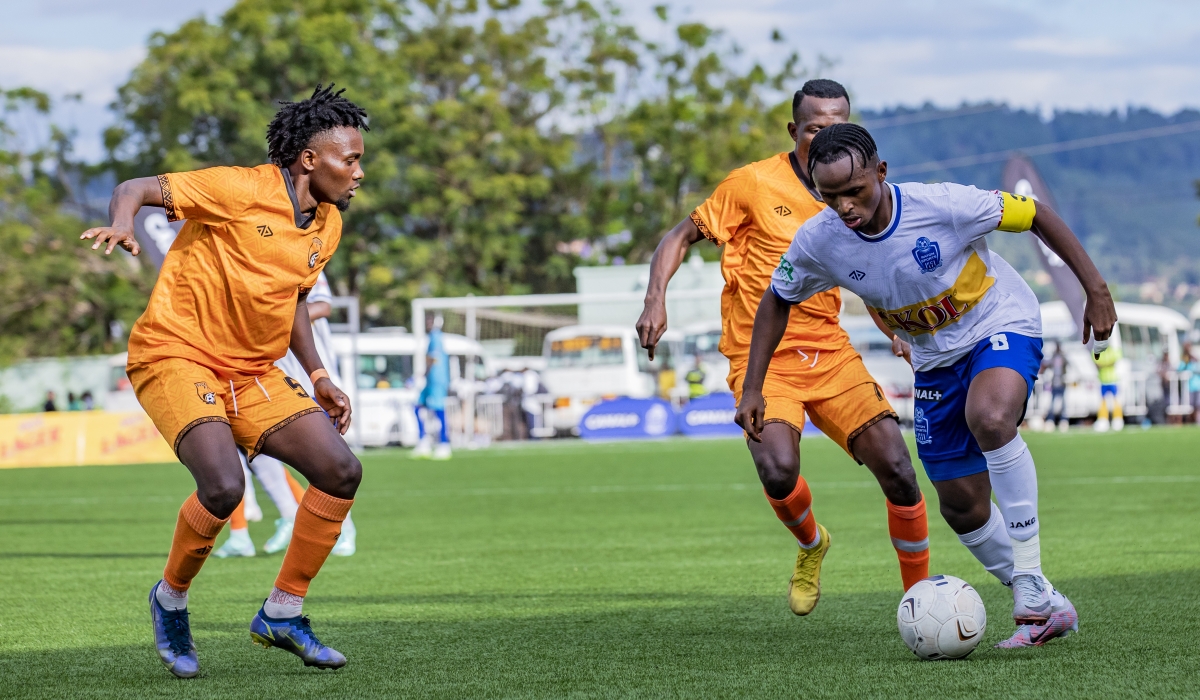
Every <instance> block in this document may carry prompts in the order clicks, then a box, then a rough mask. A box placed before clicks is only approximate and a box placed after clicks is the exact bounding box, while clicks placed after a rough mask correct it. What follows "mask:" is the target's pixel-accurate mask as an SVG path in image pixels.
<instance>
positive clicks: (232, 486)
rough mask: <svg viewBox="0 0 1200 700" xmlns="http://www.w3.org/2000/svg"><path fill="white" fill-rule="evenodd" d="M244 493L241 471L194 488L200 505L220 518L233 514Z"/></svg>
mask: <svg viewBox="0 0 1200 700" xmlns="http://www.w3.org/2000/svg"><path fill="white" fill-rule="evenodd" d="M235 477H236V478H235ZM245 495H246V482H245V480H243V479H242V473H241V471H238V472H237V474H236V475H234V476H230V477H228V478H222V479H217V480H214V481H211V482H209V483H205V484H200V485H197V488H196V498H197V499H198V500H199V501H200V505H202V506H204V508H205V509H206V510H207V511H208V512H210V513H212V514H213V515H215V516H216V517H218V518H221V519H222V520H223V519H225V518H228V517H229V516H230V515H232V514H233V511H234V509H235V508H237V507H238V504H239V503H241V502H242V497H244V496H245Z"/></svg>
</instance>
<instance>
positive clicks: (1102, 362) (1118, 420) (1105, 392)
mask: <svg viewBox="0 0 1200 700" xmlns="http://www.w3.org/2000/svg"><path fill="white" fill-rule="evenodd" d="M1120 359H1121V351H1120V350H1118V349H1117V347H1116V346H1115V345H1110V346H1108V349H1107V350H1105V351H1104V352H1102V353H1100V357H1099V358H1097V359H1096V368H1097V369H1098V370H1099V374H1100V409H1099V410H1098V411H1097V412H1096V425H1095V428H1096V432H1098V433H1103V432H1105V431H1106V430H1108V429H1109V427H1111V428H1112V429H1113V430H1123V429H1124V428H1125V415H1124V412H1123V410H1122V408H1121V399H1120V397H1119V396H1117V362H1118V361H1119V360H1120ZM1110 401H1111V402H1112V422H1111V423H1110V422H1109V420H1108V411H1109V402H1110Z"/></svg>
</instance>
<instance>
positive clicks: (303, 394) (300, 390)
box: [283, 376, 308, 399]
mask: <svg viewBox="0 0 1200 700" xmlns="http://www.w3.org/2000/svg"><path fill="white" fill-rule="evenodd" d="M283 383H284V384H287V385H288V386H289V387H291V389H292V391H294V392H296V396H299V397H300V398H302V399H307V398H308V392H307V391H305V390H304V387H303V386H301V385H300V382H298V381H296V380H295V379H292V378H291V377H288V376H284V378H283Z"/></svg>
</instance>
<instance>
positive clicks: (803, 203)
mask: <svg viewBox="0 0 1200 700" xmlns="http://www.w3.org/2000/svg"><path fill="white" fill-rule="evenodd" d="M789 156H790V154H789V153H780V154H778V155H775V156H772V157H771V158H768V159H766V160H760V161H758V162H757V163H751V164H749V165H747V166H745V167H741V168H738V169H737V170H734V171H733V172H731V173H729V176H728V177H726V178H725V180H724V181H722V182H721V184H720V185H718V186H717V189H716V191H714V192H713V193H712V196H710V197H709V198H708V199H707V200H705V201H704V203H703V204H701V205H700V206H698V207H696V210H695V211H693V212H692V215H691V218H692V221H693V222H694V223H695V224H696V227H697V228H699V229H700V232H701V233H703V234H704V235H705V236H706V237H708V239H709V240H711V241H712V242H714V243H716V244H717V245H722V244H724V245H725V252H724V253H723V254H722V256H721V274H722V275H723V276H724V277H725V290H724V292H722V294H721V345H720V350H721V353H722V354H723V355H725V357H727V358H729V360H730V363H731V365H733V369H734V371H736V368H737V367H738V366H739V365H744V364H745V362H746V360H747V358H748V356H749V354H750V335H751V333H752V332H753V330H754V314H755V313H756V312H757V311H758V303H759V301H760V300H761V299H762V295H763V293H764V292H766V291H767V288H768V287H769V286H770V284H771V275H772V273H774V272H775V267H776V266H777V265H779V258H780V257H781V256H782V255H783V254H784V253H785V252H787V249H788V246H789V245H790V244H791V242H792V238H793V237H794V236H795V234H796V230H797V229H799V228H800V225H801V224H803V223H804V222H805V221H807V220H808V219H809V218H810V217H812V216H813V215H815V214H816V213H817V212H819V211H821V210H822V209H824V208H825V205H824V204H822V203H821V202H819V201H817V200H816V199H815V198H814V197H813V196H812V194H811V193H810V192H809V191H808V188H807V187H805V186H804V183H802V182H801V181H800V177H799V176H798V175H797V174H796V171H795V170H794V169H793V168H792V163H791V159H790V158H789ZM841 307H842V297H841V294H840V293H839V292H838V290H836V289H835V290H831V291H828V292H822V293H820V294H817V295H815V296H813V297H811V298H810V299H808V300H807V301H805V302H803V303H801V304H797V305H795V306H793V307H792V313H791V318H790V319H789V320H788V327H787V331H786V332H785V333H784V335H783V340H782V341H780V343H779V348H778V350H788V349H791V348H806V349H814V350H836V349H839V348H842V347H845V346H847V345H849V343H850V338H849V336H847V335H846V332H845V331H844V330H842V327H841V326H840V325H838V313H839V312H840V311H841Z"/></svg>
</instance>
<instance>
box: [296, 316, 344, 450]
mask: <svg viewBox="0 0 1200 700" xmlns="http://www.w3.org/2000/svg"><path fill="white" fill-rule="evenodd" d="M307 296H308V295H307V294H301V295H300V296H299V297H298V298H297V300H296V317H295V319H294V320H293V321H292V338H291V349H292V352H293V353H294V354H295V355H296V359H297V360H300V366H301V367H303V368H304V371H305V372H308V376H309V377H310V378H311V377H312V375H313V372H316V371H317V370H324V369H325V366H324V365H322V364H321V356H320V355H318V354H317V344H316V342H315V341H313V334H312V319H311V318H310V317H309V315H308V304H306V303H305V298H306V297H307ZM313 399H315V400H316V402H317V403H318V404H319V405H320V406H321V408H323V409H325V412H326V413H328V414H329V417H330V418H332V419H333V424H334V427H336V428H337V430H338V432H339V433H341V434H342V435H345V434H346V431H347V430H349V429H350V399H349V397H347V396H346V395H345V394H344V393H342V390H341V389H339V388H337V386H336V385H334V383H333V381H332V380H330V379H329V377H328V376H324V377H318V378H317V380H316V381H314V382H313Z"/></svg>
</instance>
